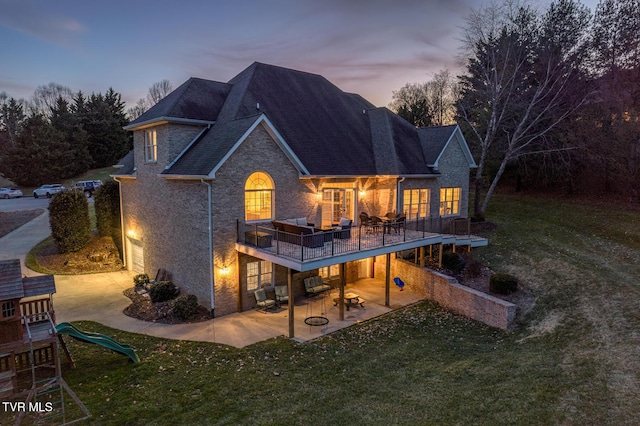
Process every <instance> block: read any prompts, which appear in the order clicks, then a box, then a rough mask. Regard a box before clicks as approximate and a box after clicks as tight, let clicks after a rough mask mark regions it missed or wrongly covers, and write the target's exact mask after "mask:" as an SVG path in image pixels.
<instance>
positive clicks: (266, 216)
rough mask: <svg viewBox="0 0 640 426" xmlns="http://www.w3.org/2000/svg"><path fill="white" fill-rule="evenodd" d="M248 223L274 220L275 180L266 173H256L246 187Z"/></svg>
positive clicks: (245, 210) (245, 200) (246, 218)
mask: <svg viewBox="0 0 640 426" xmlns="http://www.w3.org/2000/svg"><path fill="white" fill-rule="evenodd" d="M244 214H245V220H246V221H254V220H271V219H272V218H273V180H272V179H271V176H269V175H268V174H266V173H264V172H255V173H253V174H252V175H251V176H249V179H247V182H246V183H245V185H244Z"/></svg>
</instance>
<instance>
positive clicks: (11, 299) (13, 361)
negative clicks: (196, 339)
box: [0, 259, 139, 424]
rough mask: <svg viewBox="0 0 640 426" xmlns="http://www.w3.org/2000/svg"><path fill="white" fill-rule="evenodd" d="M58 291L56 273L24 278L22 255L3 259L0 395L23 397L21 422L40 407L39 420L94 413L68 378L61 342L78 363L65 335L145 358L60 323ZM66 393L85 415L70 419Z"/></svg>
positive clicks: (0, 264) (0, 268)
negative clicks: (55, 296) (57, 317)
mask: <svg viewBox="0 0 640 426" xmlns="http://www.w3.org/2000/svg"><path fill="white" fill-rule="evenodd" d="M55 292H56V287H55V281H54V277H53V275H41V276H37V277H22V274H21V268H20V261H19V259H12V260H2V261H0V398H2V399H3V400H4V399H5V398H8V399H11V400H16V401H20V402H19V403H18V404H19V405H16V406H19V407H21V408H22V409H21V410H19V411H20V413H19V416H18V417H17V419H16V424H20V423H21V422H22V419H23V417H24V415H25V414H27V413H28V412H29V411H39V414H40V417H39V421H48V420H50V419H51V420H53V419H54V418H56V417H61V419H60V420H62V423H61V424H70V423H75V422H77V421H81V420H84V419H87V418H89V417H91V413H90V412H89V410H88V409H87V408H86V407H85V406H84V404H83V403H82V402H81V401H80V399H79V398H78V397H77V396H76V395H75V393H73V391H72V390H71V389H70V388H69V386H68V385H67V383H66V382H65V381H64V379H63V378H62V375H61V367H60V357H59V349H58V348H59V347H61V348H62V349H63V351H64V353H65V354H66V356H67V358H68V359H69V361H70V363H71V365H72V366H73V364H74V362H73V359H72V357H71V354H70V353H69V351H68V349H67V347H66V345H65V342H64V340H63V339H62V335H63V334H66V335H68V336H71V337H73V338H75V339H77V340H81V341H84V342H87V343H93V344H97V345H100V346H103V347H106V348H108V349H111V350H113V351H116V352H119V353H121V354H123V355H126V356H128V357H129V358H130V359H131V360H132V361H134V362H139V360H138V357H137V355H136V353H135V351H134V350H133V348H131V347H130V346H128V345H124V344H121V343H119V342H117V341H115V340H113V339H111V338H110V337H108V336H105V335H102V334H98V333H88V332H83V331H81V330H78V329H77V328H76V327H74V326H73V325H71V324H69V323H62V324H59V325H56V322H55V312H54V309H53V303H52V296H53V294H54V293H55ZM29 376H30V377H29ZM65 392H66V394H67V395H69V397H70V398H71V400H72V401H73V402H74V403H75V404H76V405H77V406H78V407H79V409H80V411H81V412H82V414H83V417H81V418H77V419H74V420H72V421H67V418H66V417H67V416H66V412H65V406H66V405H67V404H66V403H65V400H64V398H65V396H64V395H65ZM25 397H26V399H24V400H23V399H22V398H25ZM22 401H24V403H22Z"/></svg>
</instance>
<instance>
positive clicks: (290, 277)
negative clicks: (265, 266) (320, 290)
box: [287, 268, 295, 339]
mask: <svg viewBox="0 0 640 426" xmlns="http://www.w3.org/2000/svg"><path fill="white" fill-rule="evenodd" d="M287 294H288V295H289V301H288V303H287V309H288V310H289V338H290V339H292V338H293V337H295V336H294V330H293V324H294V322H293V320H294V316H293V306H294V305H295V303H294V300H293V272H292V271H291V268H287Z"/></svg>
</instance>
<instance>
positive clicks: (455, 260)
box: [442, 252, 465, 272]
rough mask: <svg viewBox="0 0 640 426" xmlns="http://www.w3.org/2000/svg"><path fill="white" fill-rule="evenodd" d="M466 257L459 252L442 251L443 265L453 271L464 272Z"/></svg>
mask: <svg viewBox="0 0 640 426" xmlns="http://www.w3.org/2000/svg"><path fill="white" fill-rule="evenodd" d="M464 265H465V263H464V259H463V258H462V256H460V255H459V254H458V253H454V252H446V253H442V266H443V267H445V268H447V269H448V270H450V271H452V272H462V270H463V269H464Z"/></svg>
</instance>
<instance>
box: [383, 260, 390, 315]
mask: <svg viewBox="0 0 640 426" xmlns="http://www.w3.org/2000/svg"><path fill="white" fill-rule="evenodd" d="M385 268H386V271H385V276H384V306H386V307H389V306H390V305H391V302H390V300H389V299H390V291H389V289H390V287H391V286H390V282H391V253H387V264H386V265H385Z"/></svg>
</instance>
